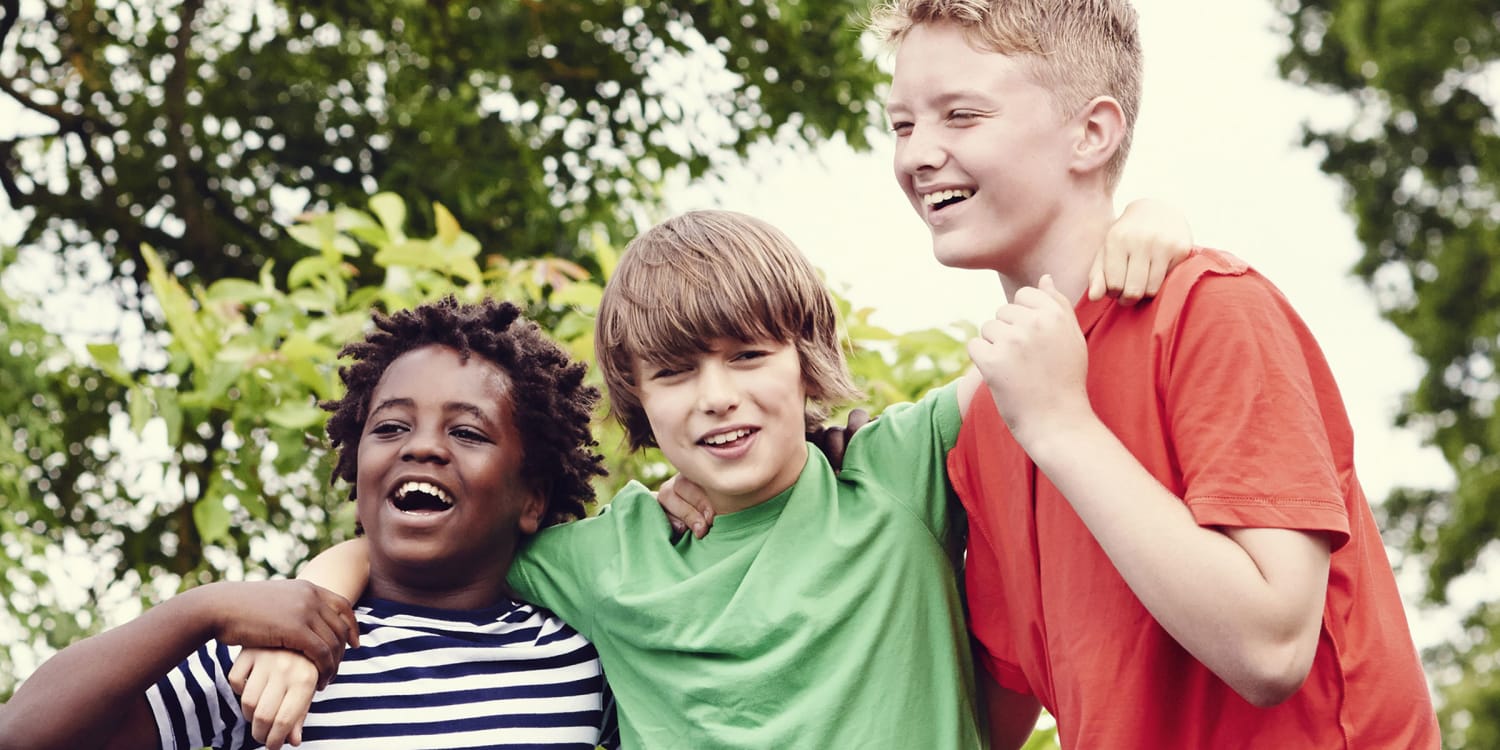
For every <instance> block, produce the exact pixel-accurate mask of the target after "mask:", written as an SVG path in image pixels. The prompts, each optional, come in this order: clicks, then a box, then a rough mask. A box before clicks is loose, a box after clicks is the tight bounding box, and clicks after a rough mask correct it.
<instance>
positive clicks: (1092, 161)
mask: <svg viewBox="0 0 1500 750" xmlns="http://www.w3.org/2000/svg"><path fill="white" fill-rule="evenodd" d="M1076 123H1077V126H1078V130H1077V133H1078V140H1077V142H1076V143H1075V144H1074V148H1073V170H1074V171H1076V172H1080V173H1083V172H1094V171H1099V170H1102V169H1104V167H1105V165H1107V164H1109V160H1110V157H1113V156H1114V155H1115V151H1116V150H1118V149H1119V148H1120V141H1122V140H1124V138H1125V111H1124V110H1122V109H1121V108H1120V103H1119V102H1117V101H1115V98H1114V97H1112V96H1096V97H1094V98H1093V99H1092V100H1090V101H1089V103H1088V104H1086V105H1084V107H1083V109H1081V110H1079V112H1078V119H1077V120H1076Z"/></svg>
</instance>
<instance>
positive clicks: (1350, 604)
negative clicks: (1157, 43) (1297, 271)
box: [875, 0, 1438, 750]
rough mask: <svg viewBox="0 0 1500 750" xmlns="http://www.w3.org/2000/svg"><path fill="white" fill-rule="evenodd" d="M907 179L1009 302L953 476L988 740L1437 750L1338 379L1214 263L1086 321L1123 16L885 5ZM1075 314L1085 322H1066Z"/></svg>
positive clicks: (1132, 74)
mask: <svg viewBox="0 0 1500 750" xmlns="http://www.w3.org/2000/svg"><path fill="white" fill-rule="evenodd" d="M875 25H876V27H877V28H878V29H879V30H881V31H882V33H883V34H884V35H885V37H886V38H887V39H888V40H890V41H892V42H895V43H896V44H898V45H899V46H898V51H897V54H896V68H895V76H894V80H893V83H892V86H891V90H890V96H889V100H888V102H887V109H888V112H889V115H890V119H891V122H892V125H893V130H894V131H895V133H896V137H897V144H896V163H895V167H896V176H897V180H898V181H899V183H900V184H901V187H902V189H903V190H904V191H905V193H906V194H907V196H908V198H909V199H910V201H911V203H912V205H913V207H914V208H915V209H916V210H917V212H918V213H919V215H920V216H921V217H922V218H923V220H924V221H925V222H926V223H927V225H928V227H929V228H930V229H931V231H932V237H933V249H934V253H935V255H936V256H937V258H938V260H939V261H941V262H942V263H943V264H945V265H949V266H955V267H961V268H975V269H984V270H988V271H993V272H998V273H999V275H1000V279H1001V282H1002V284H1003V286H1004V288H1005V292H1006V294H1007V297H1008V298H1009V299H1010V300H1011V303H1010V304H1008V305H1006V306H1004V307H1003V308H1002V309H1001V310H1000V311H999V312H998V313H997V315H996V318H995V320H993V321H989V322H987V323H985V325H984V326H983V327H982V328H981V331H980V334H981V335H980V337H979V338H976V339H975V340H974V341H973V342H971V344H970V354H971V355H972V357H973V359H974V362H975V364H976V366H977V367H978V369H979V370H980V372H981V373H982V374H983V375H984V378H985V381H986V384H987V386H988V388H987V389H981V390H980V392H979V393H978V394H976V397H975V399H974V403H973V406H972V407H971V409H970V411H969V413H968V414H967V416H966V418H965V422H964V427H963V432H962V434H961V436H960V439H959V443H958V446H957V447H956V448H955V449H954V450H953V452H952V453H951V454H950V455H949V463H948V465H949V474H950V478H951V480H952V481H953V484H954V485H955V487H956V488H957V490H958V492H959V494H960V496H961V497H962V499H963V501H964V504H965V507H966V508H967V510H968V512H969V517H970V524H971V526H970V539H969V547H968V558H967V565H966V578H967V587H966V588H967V592H968V596H969V600H970V610H971V628H972V630H973V632H974V635H975V637H976V640H977V642H978V644H979V648H978V652H979V655H980V661H981V662H982V663H983V664H984V666H985V668H986V669H985V671H986V672H987V673H988V675H987V676H988V678H989V682H990V684H989V697H988V703H989V709H990V714H991V723H992V726H993V737H992V739H993V741H994V742H995V745H996V747H1018V746H1020V744H1021V743H1022V742H1023V741H1024V739H1025V737H1026V736H1027V735H1028V734H1029V733H1030V731H1031V729H1032V726H1033V725H1034V723H1035V720H1036V717H1037V713H1038V710H1039V705H1042V706H1045V707H1046V708H1047V709H1048V710H1049V711H1051V712H1052V713H1053V715H1054V716H1055V717H1056V718H1057V722H1058V728H1059V733H1060V737H1061V740H1062V744H1063V747H1064V748H1127V747H1153V748H1157V747H1160V748H1193V749H1196V748H1211V747H1212V748H1219V747H1239V748H1267V749H1270V748H1275V750H1285V749H1286V748H1319V749H1321V748H1330V747H1341V748H1377V747H1379V748H1386V747H1391V748H1394V747H1400V748H1429V747H1431V748H1435V747H1437V746H1438V734H1437V723H1436V719H1435V716H1434V714H1433V710H1432V705H1431V701H1430V699H1429V697H1428V693H1427V689H1426V684H1425V680H1424V679H1423V675H1422V672H1421V667H1420V664H1419V662H1418V659H1417V655H1416V650H1415V648H1414V646H1413V643H1412V639H1411V635H1410V632H1409V630H1408V628H1407V624H1406V620H1405V615H1404V613H1403V611H1402V606H1401V601H1400V598H1399V596H1398V593H1397V590H1396V586H1395V580H1394V576H1393V574H1392V572H1391V569H1390V565H1389V563H1388V562H1387V560H1386V558H1385V554H1384V549H1383V546H1382V544H1381V541H1380V536H1379V532H1378V530H1377V528H1376V526H1375V522H1374V519H1373V517H1372V515H1371V513H1370V509H1369V506H1368V503H1367V501H1366V499H1365V497H1364V495H1363V492H1362V490H1361V489H1360V486H1359V482H1358V480H1357V479H1356V478H1355V475H1354V467H1353V458H1352V442H1353V439H1352V435H1351V432H1350V428H1349V422H1348V418H1347V416H1346V415H1345V413H1344V408H1343V404H1342V401H1341V399H1340V397H1339V394H1338V390H1337V387H1336V385H1335V383H1334V380H1333V377H1332V374H1331V373H1330V372H1329V370H1328V367H1327V365H1326V363H1325V362H1324V360H1323V356H1322V354H1321V353H1320V351H1319V350H1318V347H1317V345H1316V343H1315V342H1314V341H1313V339H1312V337H1311V335H1310V334H1309V333H1308V331H1307V328H1306V327H1305V325H1303V323H1302V321H1301V320H1300V319H1299V318H1298V317H1297V315H1296V314H1295V313H1294V312H1293V311H1292V310H1291V308H1290V306H1289V305H1288V304H1287V302H1286V300H1285V299H1284V298H1283V297H1282V296H1281V294H1280V293H1279V292H1277V291H1276V290H1275V288H1274V287H1273V286H1272V285H1271V284H1270V283H1269V282H1267V281H1266V280H1265V279H1264V278H1262V277H1261V276H1259V275H1258V274H1256V273H1255V272H1254V271H1252V270H1250V269H1249V268H1248V267H1247V266H1246V265H1245V264H1244V263H1243V262H1241V261H1239V260H1238V259H1236V258H1234V257H1232V256H1229V255H1227V254H1224V253H1220V252H1216V251H1209V250H1203V251H1199V252H1198V253H1197V254H1196V255H1195V256H1194V257H1191V258H1190V259H1189V260H1188V261H1186V262H1185V263H1184V264H1183V265H1182V266H1181V267H1180V268H1179V269H1177V270H1176V271H1175V273H1173V274H1172V275H1170V276H1169V277H1168V278H1167V279H1166V283H1165V285H1164V286H1163V288H1162V291H1161V293H1160V295H1159V296H1158V297H1157V298H1156V299H1155V300H1153V301H1150V302H1148V303H1143V304H1140V305H1137V306H1133V307H1121V306H1116V305H1111V304H1108V303H1106V302H1092V301H1081V302H1080V301H1079V300H1080V299H1081V298H1082V297H1083V293H1084V287H1085V284H1086V282H1087V273H1088V269H1089V265H1090V262H1091V260H1092V253H1091V252H1090V251H1089V248H1092V247H1097V246H1098V244H1099V238H1100V237H1101V236H1102V232H1103V231H1104V230H1105V228H1106V227H1107V226H1108V225H1109V221H1110V219H1111V217H1112V216H1113V208H1112V202H1113V192H1114V188H1115V186H1116V184H1117V182H1118V179H1119V176H1120V173H1121V170H1122V169H1123V166H1124V161H1125V154H1126V151H1127V150H1128V146H1129V141H1130V133H1131V127H1132V125H1133V123H1134V120H1135V117H1136V112H1137V105H1138V101H1139V91H1140V67H1141V62H1140V45H1139V40H1138V36H1137V32H1136V19H1135V12H1134V10H1133V9H1132V8H1131V7H1130V6H1129V4H1128V2H1126V1H1125V0H1091V1H1089V2H1064V1H1062V0H1051V1H1047V0H1008V1H1003V0H891V2H890V3H889V4H888V5H886V6H885V7H883V8H881V9H880V10H879V11H878V12H877V14H876V19H875ZM1075 303H1076V306H1075Z"/></svg>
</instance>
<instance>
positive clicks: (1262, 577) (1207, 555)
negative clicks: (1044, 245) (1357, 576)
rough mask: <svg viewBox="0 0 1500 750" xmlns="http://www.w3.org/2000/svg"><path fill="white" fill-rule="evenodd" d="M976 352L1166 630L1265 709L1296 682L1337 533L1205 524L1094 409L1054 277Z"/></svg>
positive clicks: (1316, 624) (1030, 441) (1016, 429)
mask: <svg viewBox="0 0 1500 750" xmlns="http://www.w3.org/2000/svg"><path fill="white" fill-rule="evenodd" d="M970 354H971V356H973V357H974V361H975V363H976V365H977V366H978V367H979V369H980V371H981V372H983V373H984V374H985V381H986V384H987V385H988V387H989V388H990V391H991V393H992V395H993V396H994V398H995V404H996V406H997V407H998V408H999V410H1000V413H1001V415H1003V416H1004V417H1005V421H1006V424H1007V426H1008V427H1009V428H1010V430H1011V433H1012V434H1013V435H1014V436H1015V438H1016V440H1017V441H1018V442H1019V443H1020V444H1021V445H1022V446H1023V447H1024V448H1025V449H1026V451H1027V453H1028V454H1029V455H1030V456H1031V458H1032V460H1033V461H1035V462H1036V464H1037V467H1038V468H1039V469H1041V470H1042V471H1043V472H1044V473H1045V474H1046V475H1047V477H1048V478H1049V479H1051V480H1052V482H1053V483H1054V484H1055V485H1056V486H1057V488H1058V490H1060V491H1061V492H1062V493H1063V495H1064V496H1065V497H1067V498H1068V501H1069V502H1070V503H1071V504H1072V506H1073V508H1074V510H1075V511H1076V512H1077V513H1078V516H1079V518H1080V519H1081V520H1082V521H1083V523H1084V524H1085V525H1086V526H1087V527H1088V529H1089V531H1090V532H1091V533H1092V534H1093V535H1094V538H1095V539H1096V540H1097V541H1098V542H1099V545H1100V547H1101V548H1103V550H1104V552H1105V554H1106V555H1108V556H1109V559H1110V561H1111V562H1112V563H1113V564H1114V565H1115V567H1116V569H1117V570H1118V571H1119V572H1120V575H1121V576H1122V577H1123V578H1124V580H1125V582H1126V583H1127V584H1128V585H1129V586H1130V588H1131V590H1132V591H1133V592H1134V593H1135V595H1136V596H1137V598H1139V599H1140V600H1141V603H1142V604H1143V605H1145V607H1146V609H1147V610H1148V611H1150V613H1151V614H1152V616H1153V617H1155V618H1156V620H1157V621H1158V622H1159V623H1160V624H1161V625H1162V627H1163V628H1165V629H1166V631H1167V632H1168V633H1170V634H1171V635H1172V637H1173V638H1175V639H1176V640H1177V642H1178V643H1180V644H1181V645H1182V646H1183V647H1184V648H1185V649H1187V650H1188V652H1190V653H1191V654H1193V656H1194V657H1196V658H1197V659H1198V660H1199V661H1201V662H1203V664H1204V665H1205V666H1207V667H1208V668H1209V669H1210V670H1212V671H1213V672H1214V673H1215V674H1217V675H1218V676H1219V677H1220V678H1222V679H1223V680H1224V681H1225V682H1226V683H1228V684H1229V686H1230V687H1231V688H1233V689H1234V690H1235V691H1236V692H1238V693H1239V694H1240V695H1241V696H1243V697H1244V698H1245V699H1246V700H1248V701H1250V702H1251V703H1253V704H1255V705H1258V706H1270V705H1274V704H1276V703H1279V702H1280V701H1282V700H1285V699H1286V697H1288V696H1289V695H1290V694H1291V693H1292V692H1294V691H1295V690H1296V689H1297V688H1298V687H1299V686H1300V685H1301V683H1302V681H1303V680H1304V679H1305V678H1306V676H1307V673H1308V671H1309V669H1310V668H1311V664H1312V658H1313V654H1314V652H1315V650H1316V648H1317V642H1318V634H1319V629H1320V625H1321V616H1322V609H1323V601H1324V596H1325V591H1326V588H1327V580H1328V569H1329V554H1330V552H1329V542H1328V540H1327V539H1326V538H1325V537H1323V536H1321V535H1318V534H1312V533H1306V532H1301V531H1295V530H1288V529H1274V528H1236V529H1229V530H1225V531H1220V530H1217V529H1213V528H1205V527H1203V526H1200V525H1198V523H1197V522H1196V521H1195V519H1194V518H1193V515H1192V512H1191V511H1190V510H1189V508H1188V507H1187V505H1185V504H1184V503H1183V501H1182V500H1181V499H1180V498H1178V497H1177V496H1176V495H1174V494H1172V493H1171V492H1170V491H1168V490H1167V488H1165V487H1163V486H1162V485H1161V484H1160V483H1159V482H1157V480H1156V479H1155V477H1153V476H1152V475H1151V474H1150V473H1149V472H1147V471H1146V469H1145V468H1144V467H1142V466H1141V465H1140V463H1139V462H1138V461H1136V459H1135V457H1134V456H1133V455H1131V454H1130V452H1129V451H1128V450H1127V449H1126V448H1125V446H1124V445H1123V444H1121V443H1120V441H1119V440H1118V439H1117V438H1116V437H1115V436H1114V434H1113V433H1112V432H1110V430H1109V429H1108V427H1106V426H1105V425H1104V424H1103V423H1102V422H1101V421H1100V420H1099V418H1098V417H1097V416H1096V415H1095V414H1094V411H1093V407H1092V405H1091V404H1090V402H1089V398H1088V392H1087V389H1086V380H1085V376H1086V369H1087V349H1086V347H1085V345H1084V341H1083V337H1082V334H1081V332H1080V331H1079V330H1078V324H1077V319H1076V317H1075V316H1074V314H1073V310H1072V305H1070V304H1069V302H1068V300H1067V299H1066V298H1065V297H1063V296H1062V295H1061V294H1059V293H1058V292H1057V291H1056V289H1055V288H1053V287H1052V284H1051V279H1050V278H1044V279H1043V282H1042V287H1041V288H1040V289H1034V288H1028V289H1023V290H1021V291H1019V292H1018V293H1017V294H1016V301H1015V304H1012V305H1008V306H1006V307H1005V308H1002V309H1001V311H1000V313H999V314H998V315H997V317H996V320H994V321H990V322H988V323H986V324H985V326H984V327H983V329H982V330H981V338H978V339H975V340H974V341H972V342H970ZM1184 572H1190V574H1188V575H1185V574H1184Z"/></svg>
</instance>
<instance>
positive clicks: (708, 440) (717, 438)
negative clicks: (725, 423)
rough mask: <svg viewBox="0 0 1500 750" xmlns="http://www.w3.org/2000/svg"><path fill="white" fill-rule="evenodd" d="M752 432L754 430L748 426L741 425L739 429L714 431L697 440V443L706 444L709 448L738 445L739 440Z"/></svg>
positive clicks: (752, 433)
mask: <svg viewBox="0 0 1500 750" xmlns="http://www.w3.org/2000/svg"><path fill="white" fill-rule="evenodd" d="M754 434H755V430H753V429H751V428H749V427H741V428H739V429H735V430H726V431H724V432H716V433H714V434H712V435H708V436H705V437H704V438H703V439H702V440H699V441H698V444H699V445H706V446H708V447H710V448H728V447H731V446H735V445H738V444H739V443H740V442H741V441H743V440H744V439H746V438H748V437H750V436H751V435H754Z"/></svg>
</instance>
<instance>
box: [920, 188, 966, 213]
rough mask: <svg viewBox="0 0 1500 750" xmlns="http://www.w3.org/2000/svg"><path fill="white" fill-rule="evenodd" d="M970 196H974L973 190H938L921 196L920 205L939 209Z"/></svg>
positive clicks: (935, 209)
mask: <svg viewBox="0 0 1500 750" xmlns="http://www.w3.org/2000/svg"><path fill="white" fill-rule="evenodd" d="M972 197H974V191H973V190H969V189H960V190H938V191H936V192H932V193H928V194H926V195H924V196H922V205H923V206H926V207H927V208H929V209H932V210H934V211H941V210H942V209H945V208H947V207H949V206H952V205H954V204H957V203H962V202H964V201H966V200H968V199H970V198H972Z"/></svg>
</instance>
